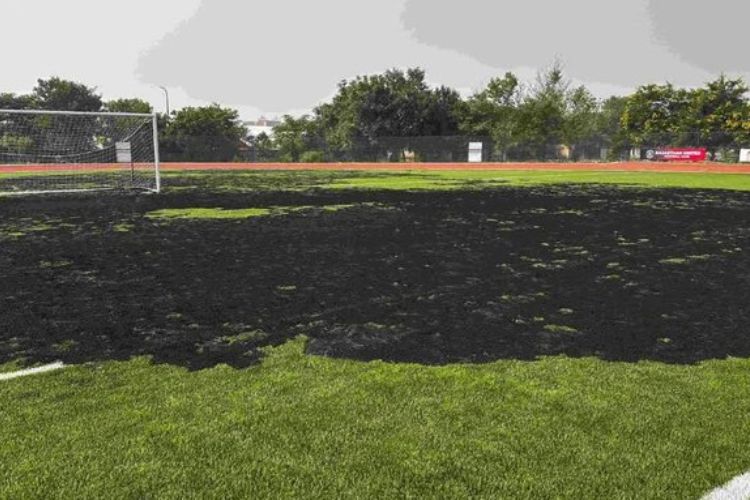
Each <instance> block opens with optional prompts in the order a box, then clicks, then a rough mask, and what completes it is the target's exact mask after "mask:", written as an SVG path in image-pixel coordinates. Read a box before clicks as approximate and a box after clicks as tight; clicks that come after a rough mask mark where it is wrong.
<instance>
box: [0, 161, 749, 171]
mask: <svg viewBox="0 0 750 500" xmlns="http://www.w3.org/2000/svg"><path fill="white" fill-rule="evenodd" d="M126 168H127V167H126ZM151 168H153V167H151V166H146V165H141V166H138V165H137V166H136V169H137V170H150V169H151ZM122 169H123V166H122V165H120V164H116V163H103V164H87V165H85V166H81V165H79V166H71V165H64V164H47V165H0V173H10V174H12V173H29V172H87V171H102V170H122ZM161 169H162V170H163V171H169V172H174V171H197V170H201V171H205V170H209V171H210V170H224V171H236V170H246V171H266V170H322V171H332V170H356V171H367V170H377V171H389V170H390V171H409V170H412V171H441V170H442V171H445V170H465V171H512V170H515V171H518V170H531V171H533V170H543V171H589V172H706V173H723V174H750V164H716V163H647V162H622V163H162V164H161Z"/></svg>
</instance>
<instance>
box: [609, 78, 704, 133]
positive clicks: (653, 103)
mask: <svg viewBox="0 0 750 500" xmlns="http://www.w3.org/2000/svg"><path fill="white" fill-rule="evenodd" d="M689 107H690V93H689V92H688V91H687V90H685V89H679V88H675V87H674V86H673V85H672V84H671V83H667V84H665V85H655V84H651V85H644V86H642V87H639V88H638V89H637V90H636V92H635V93H634V94H632V95H631V96H629V97H628V101H627V103H626V105H625V110H624V111H623V114H622V119H621V125H622V130H623V132H624V134H625V135H626V137H627V139H628V141H629V142H630V143H631V144H633V145H634V146H656V145H668V144H672V145H675V146H677V145H682V144H684V143H685V142H689V141H690V139H689V137H687V135H688V134H689V130H690V126H689V120H688V115H689Z"/></svg>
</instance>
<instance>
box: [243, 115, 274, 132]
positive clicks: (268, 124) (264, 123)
mask: <svg viewBox="0 0 750 500" xmlns="http://www.w3.org/2000/svg"><path fill="white" fill-rule="evenodd" d="M279 123H281V120H278V119H273V120H269V119H268V118H266V117H265V116H261V117H260V118H259V119H258V120H256V121H250V122H243V125H245V127H247V132H248V134H249V135H250V136H251V137H258V136H259V135H260V134H263V133H265V134H266V135H267V136H268V137H273V128H274V127H275V126H276V125H278V124H279Z"/></svg>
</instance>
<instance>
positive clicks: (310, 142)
mask: <svg viewBox="0 0 750 500" xmlns="http://www.w3.org/2000/svg"><path fill="white" fill-rule="evenodd" d="M316 131H317V123H316V122H315V121H314V120H313V119H312V118H311V117H310V116H307V115H305V116H302V117H301V118H294V117H293V116H290V115H285V116H284V117H283V118H282V120H281V123H279V124H278V125H276V126H275V127H274V129H273V143H274V145H275V146H276V149H277V150H278V152H279V154H280V160H281V161H285V162H298V161H300V159H301V157H302V156H303V155H304V153H305V152H306V151H308V150H311V149H314V148H315V144H314V143H315V142H316V138H317V134H316Z"/></svg>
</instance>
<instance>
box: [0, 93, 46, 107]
mask: <svg viewBox="0 0 750 500" xmlns="http://www.w3.org/2000/svg"><path fill="white" fill-rule="evenodd" d="M37 107H38V106H37V102H36V101H35V100H34V96H31V95H16V94H13V93H11V92H5V93H0V109H35V108H37Z"/></svg>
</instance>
